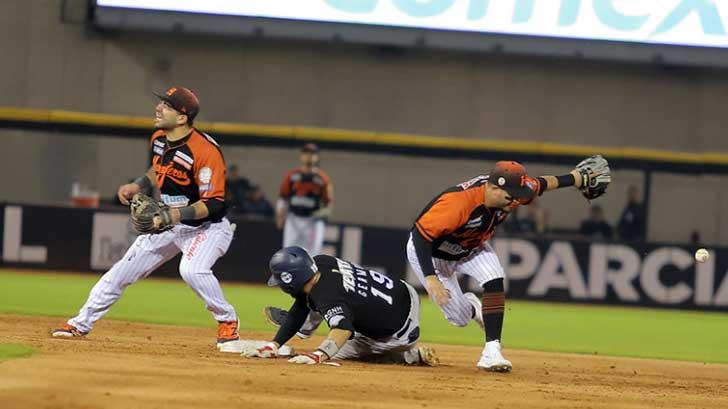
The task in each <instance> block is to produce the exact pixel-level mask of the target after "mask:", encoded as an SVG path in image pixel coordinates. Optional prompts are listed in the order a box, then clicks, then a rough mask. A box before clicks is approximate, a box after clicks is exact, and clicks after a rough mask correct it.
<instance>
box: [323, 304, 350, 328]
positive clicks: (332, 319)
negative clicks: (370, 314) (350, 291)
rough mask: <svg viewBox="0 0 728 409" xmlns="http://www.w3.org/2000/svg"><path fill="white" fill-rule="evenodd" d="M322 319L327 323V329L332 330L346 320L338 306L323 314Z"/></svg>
mask: <svg viewBox="0 0 728 409" xmlns="http://www.w3.org/2000/svg"><path fill="white" fill-rule="evenodd" d="M324 319H325V320H326V322H328V323H329V327H331V328H334V327H336V326H338V325H339V324H340V323H341V321H343V320H344V319H346V317H345V316H344V309H343V308H341V307H339V306H336V307H334V308H331V309H329V310H328V311H326V312H325V313H324Z"/></svg>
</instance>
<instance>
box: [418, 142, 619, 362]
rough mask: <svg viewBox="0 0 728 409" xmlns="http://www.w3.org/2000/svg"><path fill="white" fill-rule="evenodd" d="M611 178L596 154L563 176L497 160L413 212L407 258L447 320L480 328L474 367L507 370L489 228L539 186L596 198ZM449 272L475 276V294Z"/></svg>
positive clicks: (500, 290)
mask: <svg viewBox="0 0 728 409" xmlns="http://www.w3.org/2000/svg"><path fill="white" fill-rule="evenodd" d="M610 181H611V176H610V170H609V164H608V163H607V161H606V160H605V159H604V158H602V157H601V156H593V157H591V158H588V159H585V160H584V161H582V162H581V163H579V165H577V167H576V168H575V169H574V170H572V171H571V172H570V173H568V174H566V175H563V176H540V177H537V178H532V177H530V176H528V175H527V174H526V169H524V167H523V166H522V165H521V164H519V163H517V162H512V161H503V162H498V163H496V165H495V167H494V168H493V169H492V170H491V171H490V172H489V173H488V174H487V175H482V176H478V177H476V178H474V179H471V180H469V181H467V182H464V183H461V184H459V185H456V186H453V187H451V188H449V189H447V190H445V191H444V192H442V193H441V194H439V195H438V196H437V197H435V198H434V199H433V200H432V201H431V202H430V203H429V204H428V205H427V206H426V207H425V209H424V210H422V213H420V215H419V216H418V217H417V220H416V221H415V223H414V227H413V228H412V232H411V234H410V238H409V241H408V242H407V258H408V259H409V263H410V265H411V266H412V270H413V271H414V273H415V275H416V276H417V278H418V279H419V280H420V282H421V283H422V284H423V285H424V286H425V289H426V290H427V292H428V294H429V295H430V297H431V298H432V299H433V300H434V301H435V302H436V303H437V305H438V306H439V307H440V309H441V310H442V312H443V313H444V314H445V318H446V319H447V320H448V321H449V322H450V323H451V324H453V325H456V326H460V327H464V326H466V325H467V324H468V323H469V322H470V321H471V320H474V321H475V322H476V323H477V324H478V325H479V326H480V327H481V328H482V329H484V330H485V347H484V348H483V352H482V354H481V357H480V360H479V361H478V363H477V367H478V368H481V369H484V370H488V371H496V372H508V371H510V370H511V369H512V367H513V366H512V364H511V362H510V361H509V360H507V359H505V358H504V357H503V355H502V354H501V344H500V340H501V332H502V328H503V317H504V311H505V288H504V283H503V279H504V277H505V273H504V271H503V267H502V266H501V264H500V262H499V260H498V256H497V255H496V254H495V251H494V250H493V247H492V246H491V245H490V243H489V240H490V238H491V237H492V236H493V234H494V233H495V230H496V227H497V226H498V225H499V224H501V223H503V221H504V220H505V219H506V218H507V217H508V215H509V214H510V212H511V211H512V210H513V209H515V208H516V207H517V206H519V205H528V204H530V203H531V201H532V200H533V199H534V198H535V197H536V196H540V195H542V194H543V193H544V192H546V191H549V190H553V189H557V188H562V187H568V186H574V187H576V188H577V189H580V190H581V191H582V194H584V196H586V197H587V198H588V199H595V198H597V197H599V196H601V195H602V194H603V193H604V192H605V190H606V188H607V185H608V184H609V182H610ZM456 273H460V274H466V275H469V276H470V277H473V278H474V279H475V280H477V282H478V284H479V285H480V286H481V287H482V288H483V294H482V297H481V298H480V299H479V298H478V296H476V295H475V294H473V293H465V294H464V293H463V291H462V289H461V288H460V284H459V283H458V275H457V274H456Z"/></svg>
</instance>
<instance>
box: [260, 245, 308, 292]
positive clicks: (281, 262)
mask: <svg viewBox="0 0 728 409" xmlns="http://www.w3.org/2000/svg"><path fill="white" fill-rule="evenodd" d="M268 267H269V268H270V272H271V277H270V279H269V280H268V286H270V287H275V286H279V287H281V290H283V291H284V292H286V293H288V294H298V293H300V292H302V291H303V286H304V285H305V284H306V282H307V281H308V280H310V279H311V277H313V275H314V274H316V271H318V267H316V263H314V261H313V259H312V258H311V256H309V255H308V253H307V252H306V250H304V249H302V248H301V247H297V246H293V247H285V248H283V249H281V250H278V251H277V252H276V254H274V255H273V257H271V259H270V263H268Z"/></svg>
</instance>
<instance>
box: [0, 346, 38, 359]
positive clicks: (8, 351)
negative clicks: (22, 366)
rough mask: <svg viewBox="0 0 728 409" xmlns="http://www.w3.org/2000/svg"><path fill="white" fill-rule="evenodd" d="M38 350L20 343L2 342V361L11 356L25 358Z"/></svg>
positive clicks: (0, 348)
mask: <svg viewBox="0 0 728 409" xmlns="http://www.w3.org/2000/svg"><path fill="white" fill-rule="evenodd" d="M35 352H36V350H35V349H33V348H29V347H26V346H24V345H19V344H0V361H3V360H5V359H11V358H25V357H27V356H30V355H32V354H34V353H35Z"/></svg>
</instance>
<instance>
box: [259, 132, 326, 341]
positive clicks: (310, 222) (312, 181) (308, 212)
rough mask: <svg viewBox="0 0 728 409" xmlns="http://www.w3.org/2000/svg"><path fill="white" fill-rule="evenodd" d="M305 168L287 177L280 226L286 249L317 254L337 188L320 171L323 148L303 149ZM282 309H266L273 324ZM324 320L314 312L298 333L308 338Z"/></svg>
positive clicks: (281, 197)
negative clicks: (297, 248)
mask: <svg viewBox="0 0 728 409" xmlns="http://www.w3.org/2000/svg"><path fill="white" fill-rule="evenodd" d="M299 160H300V161H301V166H299V167H297V168H295V169H292V170H290V171H289V172H288V173H286V175H285V176H284V177H283V182H282V183H281V190H280V194H279V198H278V201H277V203H276V224H277V225H278V228H279V229H283V247H290V246H299V247H302V248H303V249H305V250H306V251H308V252H309V253H311V254H313V255H316V254H319V253H321V246H322V245H323V242H324V229H325V225H324V220H325V219H326V218H328V217H329V216H330V215H331V211H332V209H333V198H334V185H333V183H331V178H329V176H328V175H327V174H326V173H325V172H324V171H323V170H321V169H320V168H319V149H318V146H316V144H314V143H307V144H306V145H304V146H303V148H302V149H301V155H300V157H299ZM280 311H281V310H280V309H277V308H274V307H266V308H265V309H264V314H265V315H266V317H268V319H269V320H270V321H272V322H276V321H275V320H276V317H277V316H278V315H280ZM322 320H323V319H322V317H321V316H319V315H318V314H316V313H312V314H311V315H310V316H309V318H308V320H306V324H305V325H304V326H303V327H302V328H301V330H300V331H299V332H298V336H299V337H301V338H308V337H310V336H311V334H313V333H314V332H315V331H316V328H318V326H319V325H321V322H322Z"/></svg>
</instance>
